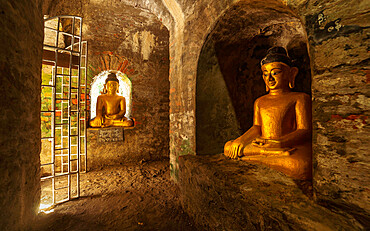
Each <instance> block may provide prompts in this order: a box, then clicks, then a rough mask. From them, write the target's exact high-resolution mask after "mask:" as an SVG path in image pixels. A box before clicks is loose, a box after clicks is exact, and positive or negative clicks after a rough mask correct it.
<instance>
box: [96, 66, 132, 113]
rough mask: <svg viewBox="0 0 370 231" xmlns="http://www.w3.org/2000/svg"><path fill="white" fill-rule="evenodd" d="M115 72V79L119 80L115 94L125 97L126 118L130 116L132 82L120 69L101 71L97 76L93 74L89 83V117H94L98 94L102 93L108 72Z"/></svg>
mask: <svg viewBox="0 0 370 231" xmlns="http://www.w3.org/2000/svg"><path fill="white" fill-rule="evenodd" d="M111 72H114V73H116V76H117V79H118V81H119V91H118V93H117V95H120V96H123V97H125V100H126V114H125V116H126V117H127V118H130V116H131V108H132V93H131V92H132V84H131V80H130V79H129V78H128V77H127V75H126V74H124V73H122V72H120V71H103V72H101V73H100V74H98V75H97V76H95V77H94V78H93V80H92V83H91V90H90V97H91V108H90V119H93V118H95V116H96V102H97V99H98V96H99V95H101V94H103V89H104V84H105V80H106V78H107V76H108V74H109V73H111Z"/></svg>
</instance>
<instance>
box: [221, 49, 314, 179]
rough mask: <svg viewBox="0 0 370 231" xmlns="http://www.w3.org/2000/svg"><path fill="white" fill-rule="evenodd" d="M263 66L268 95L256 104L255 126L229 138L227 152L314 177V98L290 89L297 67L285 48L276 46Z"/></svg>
mask: <svg viewBox="0 0 370 231" xmlns="http://www.w3.org/2000/svg"><path fill="white" fill-rule="evenodd" d="M261 69H262V73H263V74H262V77H263V80H264V82H265V84H266V91H268V94H267V95H264V96H262V97H260V98H258V99H257V100H256V101H255V103H254V114H253V126H252V127H251V128H250V129H249V130H248V131H247V132H245V133H244V134H243V135H242V136H240V137H238V138H237V139H235V140H231V141H228V142H227V143H226V144H225V146H224V154H225V155H226V156H228V157H230V158H240V159H241V160H243V161H248V162H254V163H261V164H264V165H267V166H269V167H270V168H272V169H275V170H278V171H280V172H283V173H285V174H286V175H288V176H290V177H293V178H295V179H311V177H312V141H311V139H312V138H311V133H312V128H311V97H310V96H309V95H307V94H305V93H301V92H292V91H291V88H293V87H294V81H295V77H296V75H297V73H298V68H296V67H293V66H292V63H291V59H290V58H289V56H288V55H287V52H286V50H285V49H284V48H282V47H273V48H270V49H269V50H268V52H267V55H266V57H265V58H263V59H262V61H261Z"/></svg>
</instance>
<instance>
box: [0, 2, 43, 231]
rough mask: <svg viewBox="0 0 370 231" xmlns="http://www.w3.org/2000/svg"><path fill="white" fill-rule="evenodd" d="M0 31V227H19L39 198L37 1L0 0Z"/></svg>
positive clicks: (39, 17)
mask: <svg viewBox="0 0 370 231" xmlns="http://www.w3.org/2000/svg"><path fill="white" fill-rule="evenodd" d="M29 19H31V20H29ZM0 33H1V38H0V86H1V88H2V90H1V92H0V112H1V113H0V149H1V154H0V209H1V211H2V212H1V213H0V229H1V230H21V229H23V228H24V226H26V225H27V224H28V223H30V222H32V219H33V218H34V217H35V215H36V211H37V209H38V205H39V201H40V169H39V164H40V157H39V153H40V148H41V147H40V146H41V142H40V94H41V86H40V84H41V77H40V76H41V56H42V40H43V18H42V14H41V1H24V0H21V1H1V2H0Z"/></svg>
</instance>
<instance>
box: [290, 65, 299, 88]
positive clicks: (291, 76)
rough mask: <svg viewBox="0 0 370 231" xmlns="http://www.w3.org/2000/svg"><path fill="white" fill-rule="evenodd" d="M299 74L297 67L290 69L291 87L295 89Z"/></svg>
mask: <svg viewBox="0 0 370 231" xmlns="http://www.w3.org/2000/svg"><path fill="white" fill-rule="evenodd" d="M297 74H298V68H296V67H291V68H290V77H289V87H290V88H294V83H295V77H296V76H297Z"/></svg>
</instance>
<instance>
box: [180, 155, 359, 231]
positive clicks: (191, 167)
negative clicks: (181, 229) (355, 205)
mask: <svg viewBox="0 0 370 231" xmlns="http://www.w3.org/2000/svg"><path fill="white" fill-rule="evenodd" d="M179 161H180V172H179V187H180V191H181V194H182V198H181V200H182V205H183V207H184V209H185V211H186V212H187V213H188V214H189V215H190V216H191V217H192V218H193V219H194V220H195V222H196V223H197V224H198V225H202V226H203V227H204V229H205V230H364V229H365V227H364V226H362V225H361V224H360V223H359V222H357V221H356V220H355V219H353V217H351V216H350V215H348V214H345V213H342V214H336V213H334V212H332V211H330V210H329V209H327V208H324V207H322V206H320V205H317V204H315V203H314V202H313V200H312V199H310V197H309V196H307V195H305V194H304V193H303V192H302V191H301V190H302V189H303V191H304V192H306V193H308V194H309V191H310V190H309V184H307V183H308V182H294V181H293V180H292V179H290V178H288V177H286V176H284V175H283V174H281V173H279V172H277V171H274V170H271V169H269V168H267V167H264V166H262V165H253V164H248V163H245V162H241V161H237V160H229V159H226V157H224V156H223V155H205V156H182V157H180V159H179ZM296 183H299V185H300V186H301V188H300V187H298V186H297V184H296ZM307 186H308V187H307Z"/></svg>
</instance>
